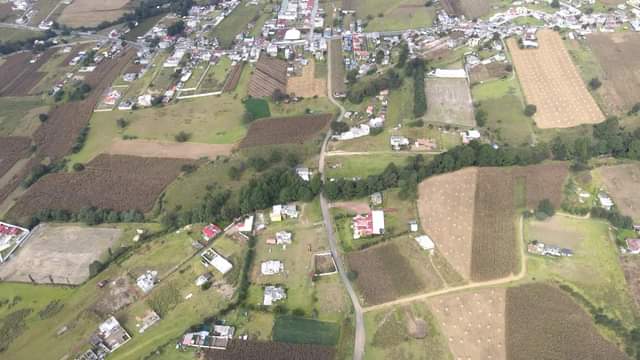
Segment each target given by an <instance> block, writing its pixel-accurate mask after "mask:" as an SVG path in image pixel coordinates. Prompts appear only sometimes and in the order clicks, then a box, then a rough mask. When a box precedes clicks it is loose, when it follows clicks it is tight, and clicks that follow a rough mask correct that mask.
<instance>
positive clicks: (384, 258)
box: [347, 243, 431, 305]
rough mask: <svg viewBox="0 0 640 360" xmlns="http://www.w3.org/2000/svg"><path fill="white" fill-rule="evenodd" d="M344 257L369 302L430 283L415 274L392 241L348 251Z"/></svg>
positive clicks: (378, 301)
mask: <svg viewBox="0 0 640 360" xmlns="http://www.w3.org/2000/svg"><path fill="white" fill-rule="evenodd" d="M347 260H348V263H349V268H350V269H351V271H354V272H356V273H357V274H358V275H357V276H358V277H357V279H356V286H357V287H358V290H359V291H360V293H361V294H362V296H363V297H364V300H365V303H366V304H368V305H375V304H380V303H384V302H387V301H391V300H394V299H397V298H399V297H402V296H405V295H409V294H413V293H416V292H418V291H421V290H424V289H425V288H426V287H427V286H429V287H431V286H430V285H431V284H426V283H425V281H424V280H423V279H421V278H419V277H418V276H417V275H416V273H415V271H414V270H413V268H412V267H411V266H410V265H409V263H408V261H407V259H406V258H405V257H404V256H403V255H402V254H401V252H400V249H399V247H398V245H396V244H394V243H386V244H382V245H379V246H373V247H371V248H368V249H365V250H360V251H356V252H351V253H349V254H348V256H347ZM389 269H393V271H389Z"/></svg>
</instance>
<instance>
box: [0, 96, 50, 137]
mask: <svg viewBox="0 0 640 360" xmlns="http://www.w3.org/2000/svg"><path fill="white" fill-rule="evenodd" d="M48 108H49V107H48V106H47V105H45V103H44V101H42V99H41V98H40V97H37V96H25V97H17V98H11V97H2V98H0V109H2V113H1V114H0V136H10V135H14V136H17V135H21V136H29V135H31V134H33V132H34V131H35V130H36V129H37V128H38V126H39V125H40V120H38V115H39V114H40V113H46V112H47V110H48Z"/></svg>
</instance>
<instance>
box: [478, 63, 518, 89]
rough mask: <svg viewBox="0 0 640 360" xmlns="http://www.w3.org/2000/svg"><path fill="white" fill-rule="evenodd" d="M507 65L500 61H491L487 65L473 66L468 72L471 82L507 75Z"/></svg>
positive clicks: (508, 72)
mask: <svg viewBox="0 0 640 360" xmlns="http://www.w3.org/2000/svg"><path fill="white" fill-rule="evenodd" d="M507 66H508V64H506V63H501V62H492V63H490V64H487V65H477V66H474V67H473V68H471V71H470V72H469V77H470V80H471V83H472V84H473V83H476V82H480V81H486V80H491V79H498V78H501V77H504V76H507V75H509V74H511V72H510V71H508V67H507Z"/></svg>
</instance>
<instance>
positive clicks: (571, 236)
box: [528, 216, 585, 250]
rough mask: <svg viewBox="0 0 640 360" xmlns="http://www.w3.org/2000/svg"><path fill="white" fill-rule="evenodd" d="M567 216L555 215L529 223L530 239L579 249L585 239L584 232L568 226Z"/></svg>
mask: <svg viewBox="0 0 640 360" xmlns="http://www.w3.org/2000/svg"><path fill="white" fill-rule="evenodd" d="M567 225H568V224H567V221H566V218H564V217H562V216H554V217H551V218H549V219H547V220H545V221H531V222H530V223H529V239H528V240H529V241H533V240H538V241H541V242H543V243H546V244H551V245H556V246H562V247H566V248H569V249H574V250H575V249H577V248H579V247H580V245H581V244H582V241H583V240H584V238H585V237H584V234H582V233H581V232H579V231H576V230H577V229H575V228H572V227H570V226H567Z"/></svg>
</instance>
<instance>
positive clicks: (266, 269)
mask: <svg viewBox="0 0 640 360" xmlns="http://www.w3.org/2000/svg"><path fill="white" fill-rule="evenodd" d="M282 271H284V263H282V261H280V260H268V261H265V262H263V263H262V264H260V272H261V273H262V275H275V274H278V273H280V272H282Z"/></svg>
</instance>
